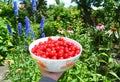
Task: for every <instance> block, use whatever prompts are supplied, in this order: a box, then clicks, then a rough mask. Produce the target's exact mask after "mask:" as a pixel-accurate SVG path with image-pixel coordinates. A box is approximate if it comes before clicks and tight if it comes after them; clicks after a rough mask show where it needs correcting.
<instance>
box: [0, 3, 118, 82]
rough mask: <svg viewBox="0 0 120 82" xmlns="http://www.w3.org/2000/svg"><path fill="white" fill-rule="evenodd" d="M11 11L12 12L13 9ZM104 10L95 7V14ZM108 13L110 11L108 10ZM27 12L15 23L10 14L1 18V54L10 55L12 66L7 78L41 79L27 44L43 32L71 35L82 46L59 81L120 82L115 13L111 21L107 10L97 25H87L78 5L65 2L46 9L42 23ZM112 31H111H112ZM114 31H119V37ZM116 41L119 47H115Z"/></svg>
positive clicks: (26, 81)
mask: <svg viewBox="0 0 120 82" xmlns="http://www.w3.org/2000/svg"><path fill="white" fill-rule="evenodd" d="M107 5H109V4H107ZM8 8H9V7H8ZM31 9H32V8H31ZM2 10H4V9H2ZM8 11H11V9H10V10H8ZM8 11H7V12H8ZM103 11H105V10H104V9H103V10H100V11H99V10H98V11H94V10H93V14H92V16H96V15H99V14H100V13H102V12H103ZM109 12H110V11H107V13H109ZM19 13H21V11H19ZM96 13H97V14H96ZM113 13H115V12H113ZM0 14H1V13H0ZM23 14H24V13H23ZM102 14H104V13H102ZM1 15H3V13H2V14H1ZM24 15H26V14H24ZM24 15H22V14H21V15H19V16H21V19H20V20H21V21H17V22H16V21H14V22H16V23H15V24H13V23H11V22H12V21H10V20H9V21H8V20H6V19H4V18H7V16H2V18H0V30H1V36H0V45H2V46H0V49H1V51H0V53H2V54H3V55H1V54H0V55H1V56H2V57H6V55H7V54H9V55H7V57H6V58H4V59H6V60H5V62H6V63H7V64H9V68H10V71H8V72H7V74H8V76H7V78H6V79H11V80H12V82H38V80H39V79H40V78H41V74H40V72H39V68H38V66H37V64H36V63H35V62H34V60H33V59H32V58H31V56H30V54H29V51H28V47H29V44H30V43H31V42H32V41H34V40H36V39H38V38H41V35H42V37H45V35H46V36H64V37H69V38H72V39H74V40H76V41H78V42H79V43H81V45H82V46H83V52H82V55H81V57H80V58H79V60H78V61H77V63H76V64H75V65H74V66H73V67H72V68H70V69H68V70H67V71H65V72H64V74H63V76H62V77H61V78H60V79H59V81H58V82H119V81H120V74H119V73H120V63H119V62H118V61H119V57H118V55H119V54H120V43H119V40H120V38H119V35H120V34H119V33H120V29H119V24H118V22H117V26H116V27H115V25H116V21H115V22H114V21H113V22H112V21H111V20H112V14H110V16H111V17H110V19H111V20H109V16H108V15H107V14H106V13H105V15H100V16H98V19H97V20H96V21H95V25H94V26H90V25H87V23H85V22H84V21H83V19H82V18H81V17H80V15H81V11H80V10H78V9H77V8H76V7H69V8H64V5H57V6H55V5H52V6H51V7H50V8H48V11H46V15H45V16H42V15H41V17H42V18H40V19H41V21H40V23H38V21H37V22H36V21H35V20H36V19H29V18H30V17H33V16H31V15H30V16H24ZM13 16H14V15H13ZM101 16H103V17H102V18H104V16H105V19H102V18H101ZM114 16H115V15H114ZM19 18H20V17H19ZM33 18H34V17H33ZM44 18H45V19H44ZM24 19H25V20H26V19H27V21H28V22H27V23H26V22H25V20H24ZM38 19H39V18H38ZM20 22H22V29H21V30H22V33H21V34H19V30H20V29H17V28H18V24H20ZM104 22H105V23H104ZM6 23H7V24H9V25H10V26H11V29H12V31H13V34H11V35H10V34H9V33H8V31H7V29H6V26H5V24H6ZM44 23H45V25H44ZM98 23H99V24H98ZM97 24H98V25H97ZM14 25H15V26H14ZM26 26H28V27H26ZM96 26H98V27H99V29H98V27H96ZM100 26H104V28H103V27H102V29H101V28H100ZM28 29H29V30H28ZM109 32H112V33H111V34H110V33H109ZM115 32H117V33H118V35H117V36H116V34H115ZM43 35H44V36H43ZM13 44H14V46H13ZM116 44H117V47H115V45H116ZM4 53H6V54H4ZM114 54H117V55H114ZM2 57H0V58H2ZM2 60H3V59H2ZM117 60H118V61H117Z"/></svg>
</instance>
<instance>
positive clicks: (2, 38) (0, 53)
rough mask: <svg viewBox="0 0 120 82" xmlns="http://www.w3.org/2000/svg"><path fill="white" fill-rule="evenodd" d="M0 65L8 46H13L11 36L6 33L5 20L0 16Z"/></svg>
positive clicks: (6, 53)
mask: <svg viewBox="0 0 120 82" xmlns="http://www.w3.org/2000/svg"><path fill="white" fill-rule="evenodd" d="M0 32H1V33H0V65H2V63H3V60H4V59H5V58H6V56H7V55H8V49H9V47H11V46H13V45H12V43H11V37H10V36H9V34H8V31H7V28H6V22H5V20H4V19H2V18H1V17H0Z"/></svg>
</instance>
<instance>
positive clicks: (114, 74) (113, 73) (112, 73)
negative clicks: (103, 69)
mask: <svg viewBox="0 0 120 82" xmlns="http://www.w3.org/2000/svg"><path fill="white" fill-rule="evenodd" d="M109 73H110V74H111V75H113V76H115V77H116V78H117V79H118V80H120V78H119V77H118V76H117V74H116V73H115V72H113V71H111V72H109Z"/></svg>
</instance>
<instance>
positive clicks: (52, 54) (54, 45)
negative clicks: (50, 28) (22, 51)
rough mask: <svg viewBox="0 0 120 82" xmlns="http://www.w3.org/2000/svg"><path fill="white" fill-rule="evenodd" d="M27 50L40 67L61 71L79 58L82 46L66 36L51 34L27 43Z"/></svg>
mask: <svg viewBox="0 0 120 82" xmlns="http://www.w3.org/2000/svg"><path fill="white" fill-rule="evenodd" d="M29 52H30V54H31V56H32V58H33V59H34V60H35V61H36V63H37V64H38V66H39V67H40V68H41V69H43V70H46V71H49V72H62V71H65V70H67V69H68V68H70V67H72V66H73V65H74V64H75V62H76V61H77V60H78V59H79V57H80V55H81V52H82V46H81V44H80V43H78V42H77V41H75V40H73V39H70V38H67V37H61V36H51V37H44V38H40V39H37V40H35V41H33V42H32V43H31V44H30V45H29Z"/></svg>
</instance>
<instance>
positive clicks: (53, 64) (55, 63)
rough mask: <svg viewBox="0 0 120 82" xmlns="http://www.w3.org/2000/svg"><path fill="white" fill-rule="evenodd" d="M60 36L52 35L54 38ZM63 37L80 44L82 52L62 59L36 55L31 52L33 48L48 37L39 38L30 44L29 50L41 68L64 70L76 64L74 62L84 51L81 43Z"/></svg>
mask: <svg viewBox="0 0 120 82" xmlns="http://www.w3.org/2000/svg"><path fill="white" fill-rule="evenodd" d="M59 37H60V36H51V38H52V39H56V40H57V39H58V38H59ZM62 38H64V40H66V41H69V42H72V43H74V44H75V45H76V46H78V47H79V48H80V53H79V54H78V55H76V56H74V57H71V58H68V59H60V60H52V59H45V58H42V57H39V56H36V55H34V54H33V53H32V52H31V50H32V48H33V47H34V46H35V45H37V44H38V43H39V42H44V41H47V40H48V37H45V38H40V39H37V40H35V41H33V42H32V43H31V44H30V45H29V52H30V54H31V56H32V57H33V59H35V61H36V62H37V64H38V65H39V67H40V68H41V69H43V70H46V71H49V72H62V71H65V70H67V69H68V68H70V67H72V66H73V65H74V63H75V62H76V61H77V60H78V58H79V57H80V55H81V52H82V46H81V44H80V43H78V42H76V41H75V40H73V39H70V38H67V37H62Z"/></svg>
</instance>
